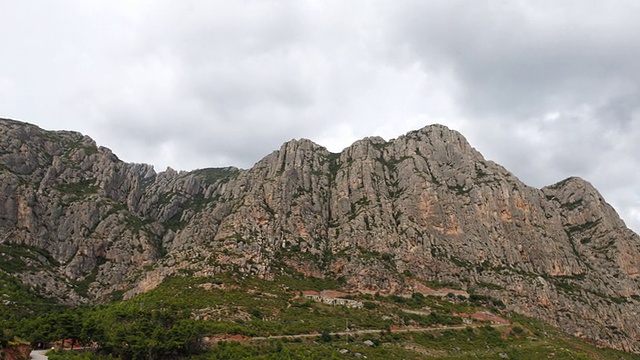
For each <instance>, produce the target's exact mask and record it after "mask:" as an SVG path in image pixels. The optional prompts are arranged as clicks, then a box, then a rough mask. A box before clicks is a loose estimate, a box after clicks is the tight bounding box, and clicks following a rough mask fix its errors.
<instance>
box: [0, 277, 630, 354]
mask: <svg viewBox="0 0 640 360" xmlns="http://www.w3.org/2000/svg"><path fill="white" fill-rule="evenodd" d="M0 275H2V277H0V280H2V282H0V286H1V288H2V289H3V295H2V296H3V297H4V298H6V299H9V300H10V301H11V304H12V305H11V306H13V307H11V308H9V307H7V306H5V307H4V308H0V310H1V311H2V312H0V315H1V316H2V317H1V318H0V319H1V321H2V322H1V323H0V325H1V326H2V329H4V331H3V332H2V333H1V334H0V342H2V344H7V343H8V342H9V341H11V340H12V339H14V338H15V336H19V337H22V338H24V339H25V340H28V341H30V342H32V343H36V342H52V341H55V340H59V339H76V340H78V342H79V343H83V344H89V343H92V344H95V346H94V347H93V348H91V349H90V350H84V351H83V352H70V351H60V350H56V351H54V352H50V353H49V356H50V358H51V359H52V360H57V359H106V358H109V359H114V358H119V359H123V360H125V359H143V358H144V359H166V358H196V359H247V358H253V359H332V358H354V357H362V358H364V356H366V357H367V358H368V359H389V358H397V359H425V358H426V359H428V358H434V359H475V358H480V359H495V358H499V357H498V356H499V354H506V356H508V358H510V359H539V358H541V356H542V357H545V358H546V356H549V355H550V354H552V356H553V358H554V359H588V358H595V359H609V358H623V359H640V357H638V356H635V355H630V354H626V353H621V352H615V351H612V350H607V349H597V348H595V347H593V346H591V345H588V344H586V343H584V342H582V341H580V340H577V339H575V338H573V337H571V336H568V335H566V334H564V333H561V332H560V331H558V330H555V329H553V328H551V327H549V326H545V325H544V324H542V323H539V322H536V321H535V320H532V319H529V318H525V317H521V316H518V315H511V317H510V318H509V320H510V321H511V322H512V324H511V325H495V326H491V325H490V323H488V322H483V321H479V320H474V322H473V324H471V325H470V326H466V327H465V325H463V318H461V317H460V316H458V315H456V314H461V313H466V314H472V313H476V312H478V311H483V312H486V311H487V307H490V308H492V309H493V310H491V311H492V312H494V313H495V314H498V315H499V314H500V310H498V309H496V308H500V307H503V306H504V304H502V302H501V301H500V300H497V299H492V298H490V297H487V296H482V295H477V294H472V295H471V296H470V297H469V298H468V299H467V298H466V297H464V296H455V295H454V294H448V295H446V296H444V297H436V296H425V295H423V294H421V293H414V294H412V295H411V296H398V295H390V296H381V295H379V294H376V295H368V294H358V295H352V296H349V295H342V297H346V298H349V299H351V300H355V301H359V302H361V303H362V305H363V306H362V307H361V308H349V307H346V306H332V305H328V304H324V303H321V302H316V301H313V300H312V299H310V298H307V297H305V296H303V294H302V291H305V290H315V291H321V290H336V289H340V288H341V287H342V286H343V285H344V282H343V281H342V280H329V279H316V278H309V277H303V276H280V277H278V278H276V279H275V281H265V280H260V279H257V278H251V277H245V276H242V275H232V274H220V275H217V276H215V277H210V278H193V277H172V278H167V279H165V281H164V282H163V283H162V284H160V285H159V286H158V287H157V288H156V289H154V290H152V291H149V292H147V293H145V294H141V295H139V296H137V297H135V298H133V299H131V300H127V301H116V302H112V303H109V304H106V305H102V306H96V307H87V308H75V309H69V308H63V307H60V306H55V305H54V304H52V303H51V301H50V300H48V299H42V298H39V297H37V296H35V295H33V294H32V293H31V292H30V291H29V290H28V289H26V288H24V286H23V285H21V284H20V283H19V282H18V281H16V280H15V279H13V278H12V277H11V276H9V275H6V274H2V273H0ZM18 300H20V301H18ZM18 304H23V305H19V306H18ZM502 316H506V315H502ZM347 323H348V326H349V329H350V332H349V336H348V337H347V335H346V334H345V333H343V331H344V330H345V326H346V324H347ZM408 326H410V327H419V328H420V330H419V331H411V332H406V331H404V330H402V329H406V328H407V327H408ZM364 330H372V331H373V332H370V333H364V332H361V331H364ZM298 334H303V335H305V336H303V337H286V338H278V339H273V338H264V337H269V336H273V335H298ZM252 337H263V338H258V339H251V338H252ZM205 339H208V340H207V341H205ZM57 346H59V345H57ZM357 354H359V355H357Z"/></svg>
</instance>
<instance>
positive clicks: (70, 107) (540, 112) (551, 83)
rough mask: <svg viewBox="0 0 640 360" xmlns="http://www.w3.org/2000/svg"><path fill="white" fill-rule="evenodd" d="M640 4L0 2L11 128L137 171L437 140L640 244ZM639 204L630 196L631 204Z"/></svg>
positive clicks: (1, 70)
mask: <svg viewBox="0 0 640 360" xmlns="http://www.w3.org/2000/svg"><path fill="white" fill-rule="evenodd" d="M639 13H640V4H639V3H637V2H634V1H630V0H627V1H620V2H616V3H612V2H594V1H587V2H584V1H569V2H563V3H561V4H560V3H558V2H556V1H535V2H533V1H525V0H522V1H515V2H504V1H477V2H469V1H461V0H453V1H450V0H447V1H444V0H442V1H440V0H436V1H428V2H423V1H412V0H407V1H400V2H398V1H393V2H392V1H385V0H381V1H374V2H371V1H350V2H344V1H311V0H309V1H293V0H291V1H286V0H282V1H280V0H270V1H250V0H244V1H235V2H222V1H180V2H175V1H143V0H138V1H103V0H96V1H91V2H86V1H65V2H60V3H55V4H54V3H51V2H48V1H38V2H35V3H33V2H29V3H28V4H27V3H23V2H3V13H2V14H1V15H0V46H2V48H3V49H5V51H3V56H2V57H0V94H2V99H0V105H2V106H0V111H1V112H2V114H0V116H3V117H9V118H17V119H21V120H25V121H29V122H34V123H37V124H38V125H40V126H42V127H45V128H49V129H73V130H79V131H82V132H83V133H86V134H89V135H90V136H92V137H94V138H95V139H96V140H97V142H98V143H100V144H101V145H105V146H108V147H110V148H112V149H113V150H114V152H115V153H117V154H118V155H119V156H120V157H121V158H122V159H124V160H126V161H135V162H147V163H152V164H154V165H155V166H156V168H158V169H164V168H165V167H166V166H171V167H173V168H176V169H193V168H200V167H207V166H226V165H235V166H240V167H248V166H251V165H252V164H253V163H254V162H255V161H257V160H259V158H260V157H262V156H264V155H266V154H268V153H269V152H271V151H272V150H274V149H277V148H278V147H279V146H280V144H281V143H282V142H284V141H287V140H289V139H291V138H300V137H306V138H310V139H312V140H314V141H316V142H318V143H319V144H321V145H324V146H326V147H328V148H329V149H330V150H332V151H339V150H341V149H342V148H344V147H346V146H348V145H350V143H352V142H353V141H354V140H356V139H359V138H362V137H364V136H373V135H379V136H382V137H384V138H387V139H389V138H394V137H397V136H399V135H401V134H403V133H405V132H407V131H409V130H413V129H417V128H421V127H423V126H425V125H427V124H429V123H434V122H437V123H442V124H444V125H447V126H449V127H451V128H454V129H457V130H459V131H461V132H462V133H463V134H464V135H465V136H466V137H467V138H468V139H469V141H470V142H471V144H472V145H473V146H474V147H476V148H477V149H478V150H479V151H481V152H482V153H483V154H485V156H486V157H488V158H490V159H492V160H495V161H497V162H499V163H501V164H503V165H505V166H506V167H507V168H508V169H510V170H512V171H513V172H514V173H515V174H516V175H517V176H519V177H520V178H521V179H522V180H523V181H525V182H526V183H528V184H531V185H535V186H544V185H548V184H550V183H553V182H556V181H558V180H561V179H563V178H565V177H567V176H571V175H578V176H582V177H584V178H586V179H587V180H589V181H591V182H592V183H594V185H596V187H597V188H598V189H600V190H601V191H602V192H603V194H604V195H605V198H607V199H608V200H609V201H610V202H611V203H613V204H614V206H616V208H617V209H619V210H620V212H621V214H623V215H624V217H625V219H626V220H627V222H628V223H629V224H630V225H632V226H633V227H634V228H635V229H636V230H638V229H640V220H638V216H637V211H638V210H637V209H638V208H639V207H640V204H638V199H637V194H638V191H639V190H638V185H637V184H639V183H640V172H638V171H637V169H638V168H640V156H639V155H637V154H640V148H639V147H640V145H638V144H640V125H639V124H640V89H639V87H638V84H640V63H639V62H638V61H637V60H636V59H637V58H639V57H640V35H638V34H640V23H639V22H638V21H637V18H638V17H637V15H638V14H639ZM633 194H636V197H635V198H634V196H633Z"/></svg>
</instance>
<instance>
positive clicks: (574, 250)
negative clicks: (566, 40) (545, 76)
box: [0, 120, 640, 352]
mask: <svg viewBox="0 0 640 360" xmlns="http://www.w3.org/2000/svg"><path fill="white" fill-rule="evenodd" d="M0 149H2V151H1V152H0V194H1V195H2V197H1V198H0V246H3V247H10V248H11V249H13V250H12V251H11V252H9V251H4V252H3V254H5V255H3V258H2V260H3V261H2V262H0V270H2V271H5V272H9V273H11V274H12V275H14V276H16V277H18V278H20V279H21V280H22V281H23V282H24V283H26V284H30V285H31V286H33V287H34V288H37V289H38V290H39V291H40V292H41V293H45V294H49V295H54V296H56V297H58V298H59V299H61V300H64V301H66V302H69V303H81V302H100V301H105V300H107V299H111V298H113V297H114V296H116V295H118V294H124V296H125V297H130V296H133V295H135V294H137V293H139V292H143V291H147V290H149V289H151V288H153V287H155V286H156V285H157V284H159V283H160V282H161V281H162V279H164V278H165V277H167V276H173V275H184V274H189V275H193V276H207V275H213V274H217V273H220V272H231V273H234V274H241V275H242V276H256V277H261V278H265V279H273V278H275V277H276V276H277V275H279V274H284V273H286V274H298V275H301V276H302V275H303V276H313V277H324V278H342V279H344V280H345V287H346V288H348V289H349V290H351V291H361V292H371V293H375V292H380V293H398V294H410V293H412V292H414V291H417V289H416V287H415V284H416V283H415V281H430V280H435V281H440V282H447V283H451V284H454V285H455V286H458V287H460V288H462V289H466V290H467V291H470V292H472V291H473V292H476V293H478V294H484V295H490V296H492V297H494V298H498V299H501V300H502V301H503V302H504V303H505V304H506V307H507V309H508V310H509V311H515V312H519V313H522V314H525V315H529V316H534V317H537V318H539V319H542V320H545V321H547V322H550V323H552V324H555V325H557V326H559V327H561V328H563V329H564V330H565V331H567V332H569V333H572V334H579V335H580V336H582V337H585V338H588V339H590V340H592V341H594V342H596V343H598V344H603V345H608V346H614V347H617V348H621V349H625V350H630V351H636V352H638V351H640V343H639V342H638V340H637V339H638V338H640V325H639V324H638V323H637V321H636V319H635V316H634V315H633V314H634V313H637V312H638V311H640V278H639V277H638V274H639V273H640V239H639V237H638V235H637V234H635V233H633V232H632V231H630V230H629V229H627V228H626V227H625V226H624V223H623V222H622V220H620V218H619V216H618V215H617V214H616V213H615V211H614V209H613V208H611V206H609V205H608V204H607V203H606V202H605V201H604V199H603V198H602V196H601V195H600V194H599V193H598V192H597V190H595V189H594V188H593V187H592V186H591V185H590V184H588V183H587V182H586V181H584V180H581V179H578V178H569V179H567V180H565V181H562V182H559V183H557V184H554V185H551V186H548V187H545V188H543V189H535V188H532V187H529V186H527V185H525V184H523V183H522V182H521V181H519V180H518V179H517V178H516V177H515V176H513V175H512V174H511V173H510V172H509V171H507V170H506V169H504V168H503V167H501V166H500V165H497V164H495V163H493V162H491V161H487V160H486V159H484V157H483V156H482V155H481V154H480V153H479V152H478V151H476V150H475V149H473V147H471V145H469V143H468V142H467V141H466V139H465V138H464V136H462V135H461V134H460V133H458V132H456V131H453V130H449V129H448V128H446V127H444V126H442V125H431V126H427V127H425V128H423V129H420V130H417V131H412V132H409V133H407V134H405V135H403V136H400V137H398V138H397V139H393V140H389V141H385V140H384V139H382V138H379V137H370V138H365V139H362V140H359V141H356V142H355V143H354V144H352V145H351V146H349V147H347V148H345V149H344V150H343V151H342V152H340V153H331V152H329V151H328V150H327V149H326V148H324V147H322V146H320V145H317V144H315V143H313V142H312V141H310V140H306V139H301V140H292V141H289V142H287V143H285V144H283V145H282V146H281V147H280V149H279V150H277V151H274V152H273V153H271V154H269V155H267V156H266V157H264V158H263V159H262V160H260V161H258V162H257V163H256V164H255V166H253V167H252V168H250V169H246V170H239V169H235V168H211V169H199V170H194V171H190V172H175V171H165V172H160V173H155V172H154V171H153V168H152V167H150V166H149V165H144V164H127V163H124V162H122V161H120V160H119V159H118V158H117V157H116V156H115V155H114V154H112V153H111V151H109V150H108V149H105V148H101V147H97V145H96V144H95V142H93V141H92V140H91V139H90V138H88V137H86V136H84V135H82V134H78V133H72V132H51V131H45V130H42V129H40V128H38V127H36V126H33V125H29V124H24V123H20V122H15V121H10V120H0ZM7 254H8V255H7ZM12 254H13V255H12ZM16 254H20V255H16ZM8 264H11V266H10V265H8ZM612 326H614V327H615V328H616V331H612V330H611V329H612V328H611V327H612Z"/></svg>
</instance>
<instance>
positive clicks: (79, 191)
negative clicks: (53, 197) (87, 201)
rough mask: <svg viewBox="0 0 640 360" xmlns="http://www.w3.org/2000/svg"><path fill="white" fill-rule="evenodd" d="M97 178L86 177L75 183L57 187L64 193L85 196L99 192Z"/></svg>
mask: <svg viewBox="0 0 640 360" xmlns="http://www.w3.org/2000/svg"><path fill="white" fill-rule="evenodd" d="M95 182H96V179H84V180H80V181H78V182H75V183H65V184H60V185H58V186H57V187H56V188H57V189H58V191H60V192H61V193H63V194H68V195H75V196H84V195H89V194H95V193H96V192H98V186H97V185H95Z"/></svg>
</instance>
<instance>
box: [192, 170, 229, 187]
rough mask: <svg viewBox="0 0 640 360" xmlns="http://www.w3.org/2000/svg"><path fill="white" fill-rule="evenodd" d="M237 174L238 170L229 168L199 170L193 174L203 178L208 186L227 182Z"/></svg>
mask: <svg viewBox="0 0 640 360" xmlns="http://www.w3.org/2000/svg"><path fill="white" fill-rule="evenodd" d="M237 173H238V169H235V168H229V167H225V168H206V169H198V170H194V171H192V172H191V174H193V175H198V176H200V177H202V178H203V180H204V181H205V183H207V184H215V183H216V182H218V181H223V182H227V181H229V179H230V178H231V176H233V175H235V174H237Z"/></svg>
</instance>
